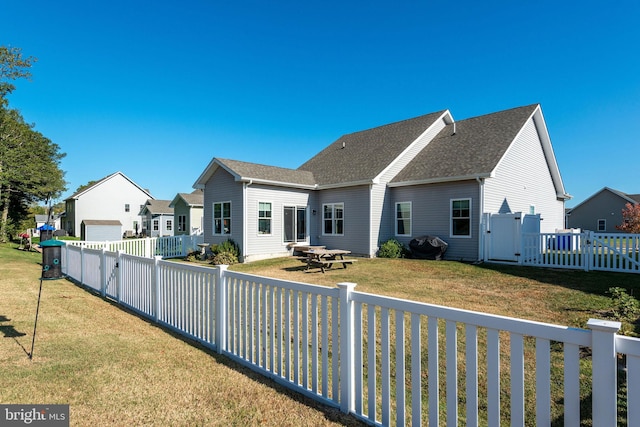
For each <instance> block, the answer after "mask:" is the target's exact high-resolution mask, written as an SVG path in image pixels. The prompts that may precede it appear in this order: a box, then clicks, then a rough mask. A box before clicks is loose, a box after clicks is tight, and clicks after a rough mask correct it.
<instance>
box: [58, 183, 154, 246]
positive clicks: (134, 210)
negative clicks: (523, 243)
mask: <svg viewBox="0 0 640 427" xmlns="http://www.w3.org/2000/svg"><path fill="white" fill-rule="evenodd" d="M149 199H153V196H152V195H151V193H150V192H149V191H148V190H145V189H143V188H142V187H140V186H139V185H138V184H136V183H135V182H133V181H132V180H131V179H129V178H128V177H127V176H126V175H124V174H123V173H122V172H116V173H114V174H111V175H109V176H107V177H105V178H102V179H101V180H99V181H98V182H96V183H94V184H92V185H91V186H89V187H87V188H85V189H82V190H80V191H78V192H76V193H75V194H73V195H72V196H70V197H69V198H67V199H66V200H65V204H66V206H65V207H66V212H65V218H64V223H63V225H62V226H63V228H64V229H65V230H66V231H67V233H69V235H70V236H80V224H81V223H82V221H83V220H110V221H120V224H122V225H121V230H120V233H119V235H120V238H122V235H123V234H130V233H136V232H139V231H140V230H141V229H142V218H141V216H140V210H141V209H142V208H143V207H144V205H145V203H146V202H147V200H149ZM128 232H130V233H128Z"/></svg>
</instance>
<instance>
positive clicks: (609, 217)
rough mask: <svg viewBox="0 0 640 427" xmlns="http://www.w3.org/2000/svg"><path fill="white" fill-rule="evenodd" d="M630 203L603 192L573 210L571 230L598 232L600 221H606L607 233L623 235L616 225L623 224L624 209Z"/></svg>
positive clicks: (570, 217)
mask: <svg viewBox="0 0 640 427" xmlns="http://www.w3.org/2000/svg"><path fill="white" fill-rule="evenodd" d="M628 202H629V201H628V200H626V199H623V198H622V197H620V196H618V195H617V194H614V193H612V192H611V191H608V190H604V191H601V192H599V193H597V194H595V195H594V196H592V197H591V198H589V199H588V200H586V201H584V202H583V203H581V204H580V205H579V206H576V207H575V208H573V209H572V210H571V213H570V214H569V219H568V226H569V227H570V228H580V229H582V230H590V231H595V232H598V220H599V219H604V220H605V225H606V229H605V230H604V231H603V232H605V233H621V231H620V230H617V229H616V225H621V224H622V221H623V219H622V209H624V207H625V205H626V204H627V203H628Z"/></svg>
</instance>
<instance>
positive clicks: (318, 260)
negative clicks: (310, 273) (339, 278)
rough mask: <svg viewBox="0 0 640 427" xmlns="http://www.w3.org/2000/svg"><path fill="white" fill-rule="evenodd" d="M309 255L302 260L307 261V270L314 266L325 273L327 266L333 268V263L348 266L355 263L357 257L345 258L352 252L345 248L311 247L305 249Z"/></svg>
mask: <svg viewBox="0 0 640 427" xmlns="http://www.w3.org/2000/svg"><path fill="white" fill-rule="evenodd" d="M304 253H305V254H306V255H307V256H306V258H303V259H302V261H304V262H306V263H307V270H309V269H310V268H312V267H315V268H320V270H321V271H322V272H323V273H324V269H325V268H331V267H332V266H333V264H336V263H338V264H342V266H343V267H344V268H347V264H353V263H354V262H355V261H356V260H355V259H345V258H344V256H345V255H347V254H350V253H351V251H346V250H344V249H309V250H307V251H304Z"/></svg>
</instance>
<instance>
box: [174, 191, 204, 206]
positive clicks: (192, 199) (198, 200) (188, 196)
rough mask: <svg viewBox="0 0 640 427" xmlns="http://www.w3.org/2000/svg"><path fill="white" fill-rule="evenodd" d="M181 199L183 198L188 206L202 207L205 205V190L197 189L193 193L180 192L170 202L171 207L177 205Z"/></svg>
mask: <svg viewBox="0 0 640 427" xmlns="http://www.w3.org/2000/svg"><path fill="white" fill-rule="evenodd" d="M179 200H183V201H184V203H185V204H186V205H187V206H190V207H195V208H201V207H203V206H204V192H203V191H202V190H195V191H193V192H191V193H178V194H176V197H174V198H173V200H172V201H171V203H169V207H171V208H173V207H175V205H176V203H178V201H179Z"/></svg>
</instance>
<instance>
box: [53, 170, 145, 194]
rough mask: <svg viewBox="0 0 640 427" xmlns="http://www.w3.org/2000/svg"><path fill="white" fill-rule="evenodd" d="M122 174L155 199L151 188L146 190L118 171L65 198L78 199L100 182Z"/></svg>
mask: <svg viewBox="0 0 640 427" xmlns="http://www.w3.org/2000/svg"><path fill="white" fill-rule="evenodd" d="M117 175H120V176H122V177H123V178H124V179H126V180H127V181H129V182H131V183H132V184H133V185H135V186H136V187H138V188H139V189H140V191H143V192H144V193H146V194H147V196H149V198H151V199H153V196H152V195H151V193H150V192H149V190H146V189H144V188H142V187H140V186H139V185H138V184H136V183H135V182H133V181H132V180H131V179H130V178H129V177H127V176H126V175H125V174H123V173H122V172H116V173H112V174H111V175H108V176H105V177H104V178H102V179H100V180H99V181H97V182H95V183H93V184H91V185H90V186H89V187H87V188H83V189H82V190H80V191H76V192H75V193H73V194H72V195H71V196H69V197H67V198H66V199H65V200H70V199H77V198H78V197H80V196H82V195H83V194H84V193H86V192H88V191H90V190H92V189H94V188H96V187H98V186H99V185H100V184H103V183H104V182H106V181H108V180H110V179H111V178H113V177H115V176H117Z"/></svg>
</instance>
